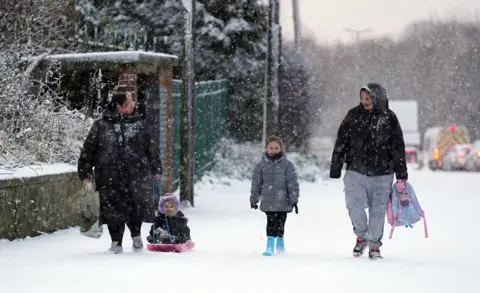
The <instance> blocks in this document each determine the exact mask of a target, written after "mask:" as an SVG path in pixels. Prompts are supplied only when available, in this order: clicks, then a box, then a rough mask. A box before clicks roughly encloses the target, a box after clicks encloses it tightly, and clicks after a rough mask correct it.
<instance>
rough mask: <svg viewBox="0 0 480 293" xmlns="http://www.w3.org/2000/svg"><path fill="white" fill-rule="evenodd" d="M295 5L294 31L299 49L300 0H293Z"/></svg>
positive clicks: (296, 46)
mask: <svg viewBox="0 0 480 293" xmlns="http://www.w3.org/2000/svg"><path fill="white" fill-rule="evenodd" d="M292 5H293V31H294V41H295V48H296V49H297V51H299V49H300V38H301V36H300V16H299V13H300V12H299V8H298V0H292Z"/></svg>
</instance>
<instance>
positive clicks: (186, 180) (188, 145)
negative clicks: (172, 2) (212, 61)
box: [180, 0, 195, 206]
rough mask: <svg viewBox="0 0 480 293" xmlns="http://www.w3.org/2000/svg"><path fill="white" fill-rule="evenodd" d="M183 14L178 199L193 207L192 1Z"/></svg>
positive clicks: (190, 0)
mask: <svg viewBox="0 0 480 293" xmlns="http://www.w3.org/2000/svg"><path fill="white" fill-rule="evenodd" d="M182 4H183V6H184V8H185V10H186V13H185V20H186V22H185V42H184V46H185V56H184V57H185V59H184V63H183V66H184V68H183V79H182V80H183V82H182V87H183V97H182V113H183V114H182V121H181V122H180V123H181V125H182V133H181V138H180V139H181V140H182V152H181V153H182V155H181V156H182V168H181V178H180V180H181V182H180V187H181V189H180V198H181V199H182V200H187V201H189V203H190V205H191V206H194V204H195V203H194V176H195V174H194V172H195V146H194V140H195V135H194V119H195V114H194V111H195V105H194V104H195V72H194V63H193V62H194V48H193V30H194V23H195V22H194V21H193V19H194V9H195V4H194V1H192V0H182Z"/></svg>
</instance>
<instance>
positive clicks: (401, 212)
mask: <svg viewBox="0 0 480 293" xmlns="http://www.w3.org/2000/svg"><path fill="white" fill-rule="evenodd" d="M421 219H423V228H424V230H425V238H428V228H427V220H426V219H425V212H424V211H423V209H422V208H421V207H420V203H419V202H418V199H417V195H416V194H415V191H414V190H413V187H412V185H411V184H410V183H408V182H405V183H404V182H403V181H401V180H397V182H396V183H395V184H394V185H393V187H392V194H391V196H390V200H389V201H388V203H387V220H388V223H389V224H390V225H392V229H391V230H390V237H389V239H392V237H393V231H394V230H395V227H397V226H405V227H407V228H408V227H410V228H413V224H415V223H417V222H418V221H420V220H421Z"/></svg>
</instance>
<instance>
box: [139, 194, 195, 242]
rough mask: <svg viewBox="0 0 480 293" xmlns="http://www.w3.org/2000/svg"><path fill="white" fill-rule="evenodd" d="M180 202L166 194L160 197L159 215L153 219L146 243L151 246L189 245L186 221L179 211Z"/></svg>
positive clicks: (188, 229)
mask: <svg viewBox="0 0 480 293" xmlns="http://www.w3.org/2000/svg"><path fill="white" fill-rule="evenodd" d="M179 209H180V201H179V200H178V199H177V198H176V197H175V196H174V195H172V194H170V193H167V194H166V195H164V196H162V197H160V200H159V202H158V210H159V214H157V217H156V218H155V222H154V223H153V225H152V227H151V229H150V235H148V236H147V241H148V243H152V244H184V243H191V242H192V240H191V238H190V228H189V227H188V225H187V223H188V219H187V218H186V217H185V215H184V214H183V213H182V212H181V211H180V210H179Z"/></svg>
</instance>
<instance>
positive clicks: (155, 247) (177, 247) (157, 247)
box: [147, 242, 195, 252]
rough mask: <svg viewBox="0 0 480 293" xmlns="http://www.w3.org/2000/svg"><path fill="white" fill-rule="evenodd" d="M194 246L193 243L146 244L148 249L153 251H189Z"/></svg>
mask: <svg viewBox="0 0 480 293" xmlns="http://www.w3.org/2000/svg"><path fill="white" fill-rule="evenodd" d="M194 247H195V243H193V242H190V243H183V244H174V245H172V244H151V243H149V244H147V249H148V250H149V251H155V252H186V251H190V250H192V249H193V248H194Z"/></svg>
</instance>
